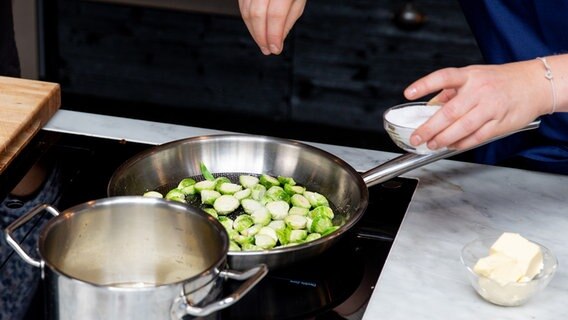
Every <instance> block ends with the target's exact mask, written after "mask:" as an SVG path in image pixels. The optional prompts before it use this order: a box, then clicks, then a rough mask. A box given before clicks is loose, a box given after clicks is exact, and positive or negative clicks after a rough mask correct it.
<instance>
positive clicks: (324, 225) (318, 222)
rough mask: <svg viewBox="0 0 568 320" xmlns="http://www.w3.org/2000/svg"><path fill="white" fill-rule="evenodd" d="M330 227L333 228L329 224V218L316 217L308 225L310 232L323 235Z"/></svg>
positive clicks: (330, 223)
mask: <svg viewBox="0 0 568 320" xmlns="http://www.w3.org/2000/svg"><path fill="white" fill-rule="evenodd" d="M331 227H333V223H332V222H331V219H330V218H327V217H324V216H316V217H315V218H314V219H313V221H312V223H311V225H310V232H312V233H313V232H316V233H321V234H323V233H324V232H325V230H327V229H328V228H331Z"/></svg>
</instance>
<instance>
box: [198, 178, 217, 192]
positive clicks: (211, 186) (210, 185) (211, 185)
mask: <svg viewBox="0 0 568 320" xmlns="http://www.w3.org/2000/svg"><path fill="white" fill-rule="evenodd" d="M193 187H194V188H195V191H196V192H201V191H203V190H215V181H210V180H203V181H199V182H197V183H196V184H194V185H193Z"/></svg>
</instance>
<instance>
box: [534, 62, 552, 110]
mask: <svg viewBox="0 0 568 320" xmlns="http://www.w3.org/2000/svg"><path fill="white" fill-rule="evenodd" d="M537 59H538V60H540V61H542V64H544V68H545V69H546V70H545V72H544V77H545V78H546V79H548V81H550V88H551V89H552V110H551V111H550V112H549V113H548V114H553V113H554V112H555V111H556V86H555V85H554V77H553V76H552V70H551V69H550V65H549V64H548V62H547V61H546V58H541V57H538V58H537Z"/></svg>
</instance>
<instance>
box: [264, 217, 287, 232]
mask: <svg viewBox="0 0 568 320" xmlns="http://www.w3.org/2000/svg"><path fill="white" fill-rule="evenodd" d="M267 227H269V228H272V229H274V231H278V230H282V229H286V222H284V220H272V221H270V223H269V224H268V225H267Z"/></svg>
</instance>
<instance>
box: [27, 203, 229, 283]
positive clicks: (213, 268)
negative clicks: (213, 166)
mask: <svg viewBox="0 0 568 320" xmlns="http://www.w3.org/2000/svg"><path fill="white" fill-rule="evenodd" d="M132 202H135V203H137V204H139V203H144V204H146V203H147V204H148V205H155V204H159V205H166V206H168V207H174V208H175V209H178V210H183V211H189V212H193V211H195V213H196V214H197V215H198V216H199V217H200V219H206V220H208V221H209V222H210V223H211V224H212V227H213V228H215V229H216V231H218V234H219V235H220V237H221V238H222V239H221V242H222V247H223V248H222V250H221V254H220V255H219V259H217V260H216V261H215V262H213V263H212V264H211V265H210V266H208V267H206V268H204V269H203V270H202V271H200V272H199V273H197V274H195V275H194V276H191V277H189V278H185V279H182V280H179V281H174V282H170V283H164V284H159V285H148V286H140V287H125V286H118V285H113V284H100V283H95V282H91V281H87V280H83V279H78V278H76V277H74V276H72V275H70V274H68V273H66V272H64V271H63V270H61V269H60V268H58V267H56V266H55V265H53V264H52V263H50V262H49V261H48V260H47V259H45V256H44V254H43V252H44V251H45V247H44V245H45V241H46V238H47V236H48V234H49V232H50V230H51V229H52V228H54V227H55V226H57V225H58V224H59V223H62V221H64V220H68V219H72V217H73V216H74V215H76V214H80V213H81V212H83V211H85V210H88V209H90V208H95V207H98V206H103V205H109V203H111V204H112V203H132ZM228 252H229V236H228V235H227V232H226V231H225V228H224V227H223V226H222V225H221V223H220V222H219V221H217V220H216V219H215V218H214V217H212V216H211V215H209V214H207V213H206V212H205V211H203V210H201V209H199V208H195V207H192V206H189V205H186V204H183V203H181V202H175V201H169V200H164V199H158V198H149V197H143V196H116V197H107V198H100V199H97V200H91V201H87V202H84V203H80V204H78V205H75V206H73V207H70V208H68V209H66V210H64V211H62V212H61V213H60V214H59V215H58V216H57V217H53V218H51V219H50V220H49V221H48V222H47V223H46V224H45V225H44V226H43V227H42V229H41V232H40V235H39V238H38V253H39V255H40V258H41V268H42V272H44V266H47V267H49V270H50V271H51V272H53V273H55V274H57V275H58V276H61V277H64V278H66V279H68V280H71V281H73V282H79V283H82V284H87V285H90V286H94V287H98V288H101V289H108V290H112V291H125V292H130V291H151V290H156V289H158V288H166V287H171V286H177V285H183V284H186V283H188V282H191V281H193V280H195V279H199V278H202V277H208V276H211V280H210V281H207V282H206V283H205V284H204V285H206V284H207V283H210V282H211V281H214V280H215V279H216V278H217V277H218V276H219V274H220V270H223V269H226V261H227V253H228ZM200 287H201V286H200ZM196 289H198V288H196Z"/></svg>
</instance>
